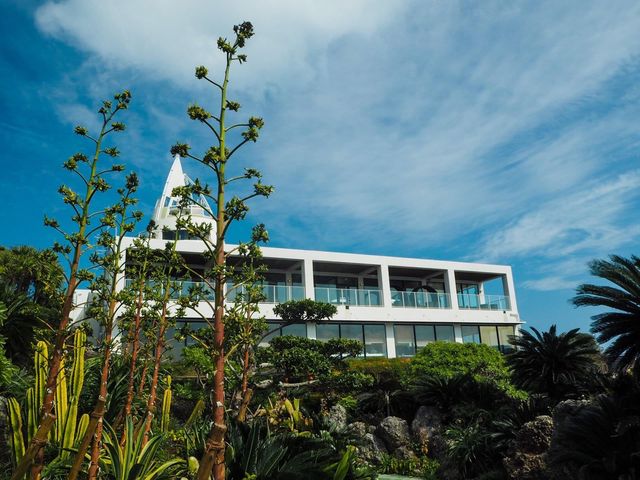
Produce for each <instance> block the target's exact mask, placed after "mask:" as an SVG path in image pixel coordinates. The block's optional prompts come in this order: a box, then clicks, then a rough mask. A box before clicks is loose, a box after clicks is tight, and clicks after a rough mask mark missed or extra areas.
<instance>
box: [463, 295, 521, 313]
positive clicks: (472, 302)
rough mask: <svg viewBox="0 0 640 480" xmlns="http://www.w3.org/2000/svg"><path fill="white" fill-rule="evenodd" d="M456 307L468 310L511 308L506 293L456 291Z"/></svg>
mask: <svg viewBox="0 0 640 480" xmlns="http://www.w3.org/2000/svg"><path fill="white" fill-rule="evenodd" d="M458 307H459V308H461V309H468V310H511V302H510V300H509V297H508V296H506V295H484V297H483V296H481V295H478V294H475V293H458Z"/></svg>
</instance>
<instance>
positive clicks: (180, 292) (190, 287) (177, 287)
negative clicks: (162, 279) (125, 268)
mask: <svg viewBox="0 0 640 480" xmlns="http://www.w3.org/2000/svg"><path fill="white" fill-rule="evenodd" d="M132 283H133V280H132V279H130V278H127V279H126V280H125V284H126V285H127V286H130V285H131V284H132ZM154 283H155V282H153V281H152V280H147V285H149V286H152V285H153V284H154ZM196 289H198V290H199V291H201V292H202V296H203V297H204V298H206V299H207V300H213V299H214V298H215V297H214V292H213V288H212V287H210V286H209V285H207V284H206V283H205V282H192V281H190V280H172V291H171V295H170V298H171V299H173V300H175V299H176V298H178V297H181V296H187V295H188V294H189V293H190V292H193V291H195V290H196ZM162 291H164V289H162Z"/></svg>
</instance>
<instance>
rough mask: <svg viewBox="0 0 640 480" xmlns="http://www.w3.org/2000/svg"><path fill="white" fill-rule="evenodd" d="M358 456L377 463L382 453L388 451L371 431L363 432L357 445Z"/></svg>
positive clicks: (370, 462)
mask: <svg viewBox="0 0 640 480" xmlns="http://www.w3.org/2000/svg"><path fill="white" fill-rule="evenodd" d="M358 453H359V455H358V456H359V457H360V458H361V459H362V460H364V461H365V462H367V463H369V464H372V465H377V464H379V463H380V459H381V457H382V455H383V454H386V453H388V452H387V448H386V447H385V445H384V442H383V441H382V440H380V439H379V438H378V437H376V436H375V435H374V434H373V433H365V434H364V437H362V442H361V444H360V445H358Z"/></svg>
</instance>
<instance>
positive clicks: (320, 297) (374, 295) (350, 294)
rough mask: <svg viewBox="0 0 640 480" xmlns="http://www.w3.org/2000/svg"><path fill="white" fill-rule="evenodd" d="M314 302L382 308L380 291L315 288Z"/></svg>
mask: <svg viewBox="0 0 640 480" xmlns="http://www.w3.org/2000/svg"><path fill="white" fill-rule="evenodd" d="M315 294H316V301H318V302H327V303H332V304H334V305H352V306H357V307H380V306H382V290H378V289H371V290H359V289H355V288H331V287H316V288H315Z"/></svg>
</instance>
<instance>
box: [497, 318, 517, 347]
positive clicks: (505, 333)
mask: <svg viewBox="0 0 640 480" xmlns="http://www.w3.org/2000/svg"><path fill="white" fill-rule="evenodd" d="M509 335H515V327H514V326H512V325H509V326H502V325H501V326H499V327H498V338H499V340H500V347H501V350H502V351H503V352H505V353H506V352H510V351H512V350H513V347H512V346H511V344H510V343H509Z"/></svg>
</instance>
